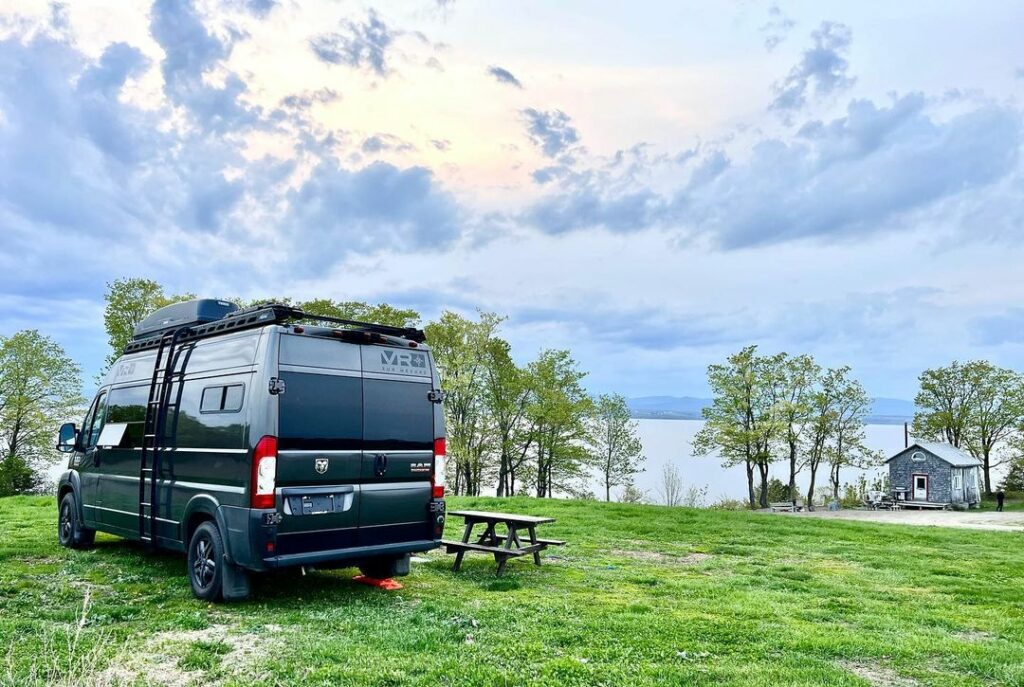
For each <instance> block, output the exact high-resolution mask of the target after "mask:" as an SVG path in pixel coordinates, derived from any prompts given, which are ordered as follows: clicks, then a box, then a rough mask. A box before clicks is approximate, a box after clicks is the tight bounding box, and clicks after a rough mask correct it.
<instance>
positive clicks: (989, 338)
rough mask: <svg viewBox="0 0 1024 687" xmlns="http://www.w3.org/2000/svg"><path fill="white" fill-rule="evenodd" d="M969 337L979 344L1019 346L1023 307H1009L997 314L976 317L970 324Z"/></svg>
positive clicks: (1023, 316) (1022, 328) (1022, 327)
mask: <svg viewBox="0 0 1024 687" xmlns="http://www.w3.org/2000/svg"><path fill="white" fill-rule="evenodd" d="M970 331H971V338H972V340H973V342H974V343H975V344H978V345H980V346H1002V345H1007V344H1009V345H1011V346H1020V345H1021V344H1022V343H1024V341H1022V339H1021V336H1020V333H1021V331H1024V308H1017V307H1011V308H1007V309H1006V311H1005V312H1002V313H999V314H997V315H987V316H984V317H976V318H974V319H973V320H972V321H971V325H970Z"/></svg>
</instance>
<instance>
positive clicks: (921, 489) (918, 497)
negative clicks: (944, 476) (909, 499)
mask: <svg viewBox="0 0 1024 687" xmlns="http://www.w3.org/2000/svg"><path fill="white" fill-rule="evenodd" d="M914 500H915V501H927V500H928V475H914Z"/></svg>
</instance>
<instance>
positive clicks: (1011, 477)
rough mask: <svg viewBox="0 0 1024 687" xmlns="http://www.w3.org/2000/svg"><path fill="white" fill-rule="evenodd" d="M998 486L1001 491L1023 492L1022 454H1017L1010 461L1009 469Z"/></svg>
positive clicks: (1023, 465)
mask: <svg viewBox="0 0 1024 687" xmlns="http://www.w3.org/2000/svg"><path fill="white" fill-rule="evenodd" d="M999 488H1000V489H1002V490H1003V491H1016V492H1024V456H1020V455H1018V456H1017V457H1015V458H1014V459H1013V460H1012V461H1011V462H1010V469H1009V471H1008V472H1007V473H1006V477H1004V478H1003V481H1002V482H1001V483H1000V484H999Z"/></svg>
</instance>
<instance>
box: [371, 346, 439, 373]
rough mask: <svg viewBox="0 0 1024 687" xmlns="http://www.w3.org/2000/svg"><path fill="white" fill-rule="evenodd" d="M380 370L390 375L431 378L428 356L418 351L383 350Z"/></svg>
mask: <svg viewBox="0 0 1024 687" xmlns="http://www.w3.org/2000/svg"><path fill="white" fill-rule="evenodd" d="M380 369H381V372H388V373H390V374H406V375H420V376H423V377H429V376H430V368H429V367H427V355H426V354H425V353H419V352H416V351H396V350H383V351H381V352H380Z"/></svg>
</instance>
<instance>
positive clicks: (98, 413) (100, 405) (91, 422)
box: [82, 391, 107, 449]
mask: <svg viewBox="0 0 1024 687" xmlns="http://www.w3.org/2000/svg"><path fill="white" fill-rule="evenodd" d="M106 402H107V392H106V391H103V392H100V395H99V396H97V397H96V402H95V403H94V404H93V406H92V410H90V411H89V415H88V417H86V419H85V422H84V423H83V424H82V448H83V449H89V448H92V447H93V446H95V445H96V440H97V439H99V438H100V430H101V429H103V416H104V415H105V414H106V410H107V408H106Z"/></svg>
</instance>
